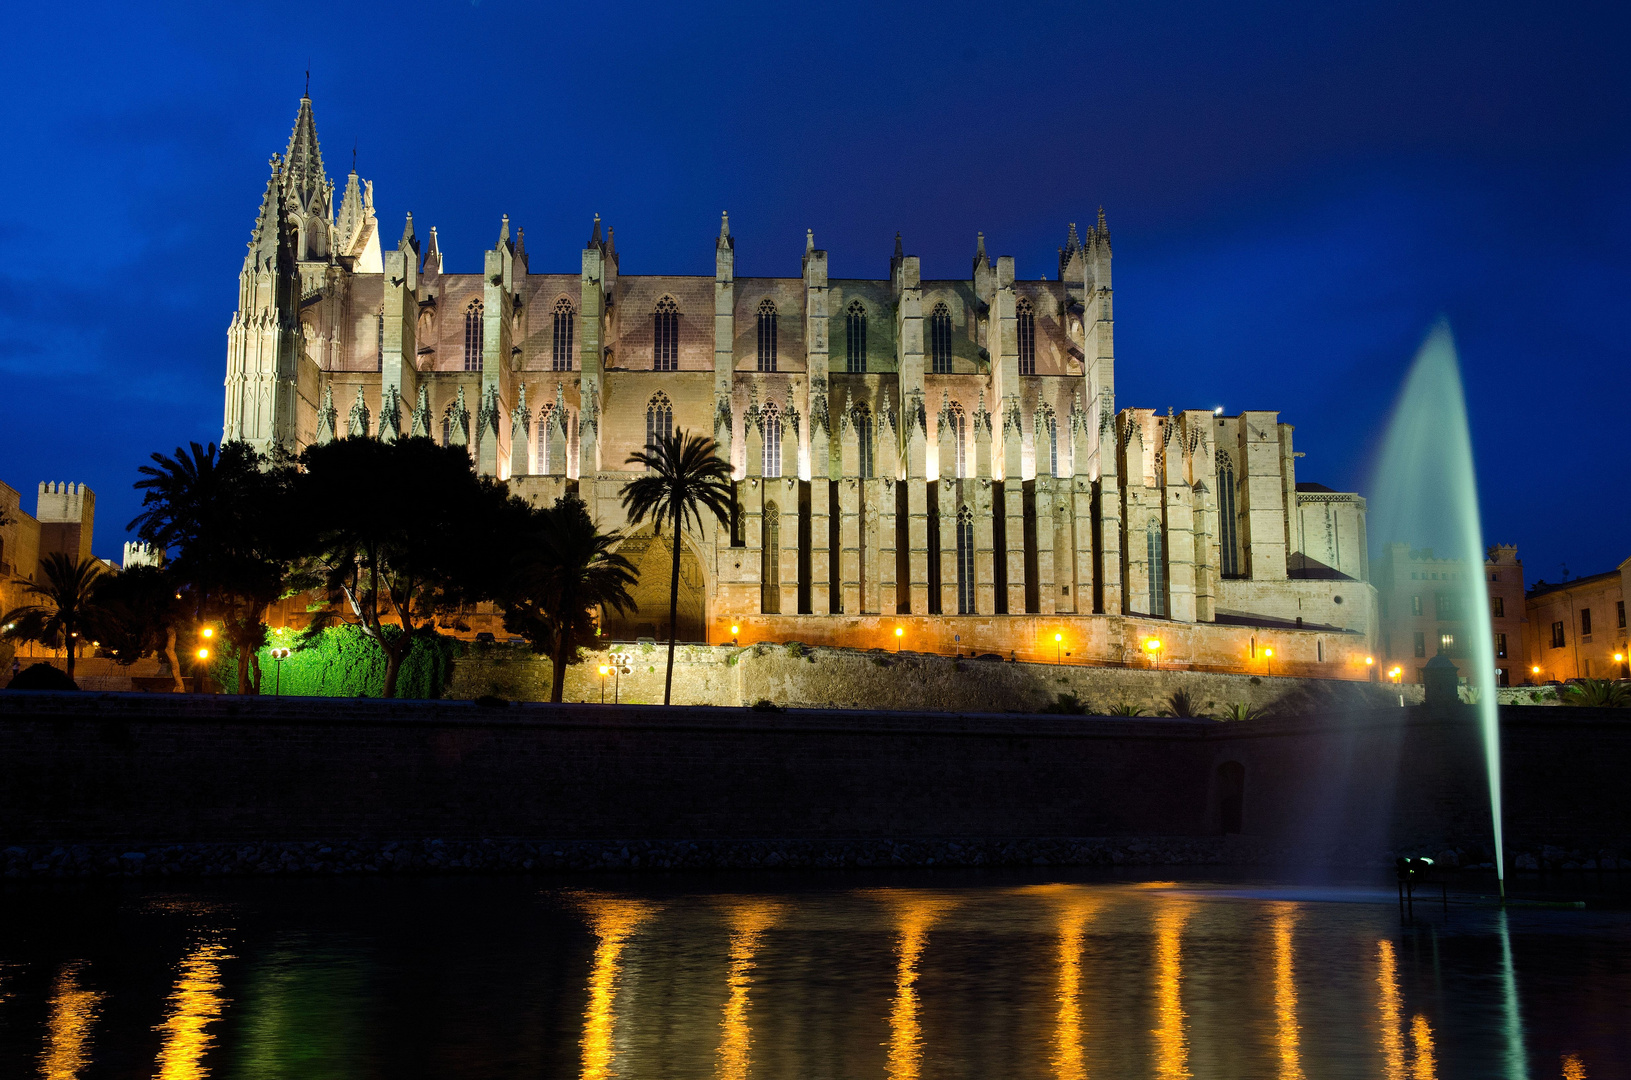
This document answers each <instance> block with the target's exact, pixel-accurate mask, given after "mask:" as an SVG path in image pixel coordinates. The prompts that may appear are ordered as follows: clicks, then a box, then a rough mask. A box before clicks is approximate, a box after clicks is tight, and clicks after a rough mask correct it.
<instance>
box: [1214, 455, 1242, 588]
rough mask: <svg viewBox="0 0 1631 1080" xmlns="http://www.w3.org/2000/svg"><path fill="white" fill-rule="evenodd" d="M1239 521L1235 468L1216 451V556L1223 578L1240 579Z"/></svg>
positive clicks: (1225, 456) (1224, 456) (1225, 457)
mask: <svg viewBox="0 0 1631 1080" xmlns="http://www.w3.org/2000/svg"><path fill="white" fill-rule="evenodd" d="M1239 531H1240V526H1239V521H1238V519H1237V518H1236V516H1235V467H1234V463H1233V462H1231V461H1230V460H1229V458H1228V456H1227V455H1226V454H1224V452H1223V451H1221V450H1219V451H1218V554H1219V556H1220V561H1221V562H1222V564H1223V576H1224V577H1227V578H1237V577H1241V576H1242V575H1241V572H1240V537H1239Z"/></svg>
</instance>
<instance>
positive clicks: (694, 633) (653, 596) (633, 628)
mask: <svg viewBox="0 0 1631 1080" xmlns="http://www.w3.org/2000/svg"><path fill="white" fill-rule="evenodd" d="M617 553H618V554H619V555H621V556H623V557H624V558H625V559H627V560H629V562H631V563H633V564H634V572H635V574H637V575H638V577H639V580H638V581H636V582H635V584H634V587H633V588H631V589H630V590H629V594H630V595H631V596H633V597H634V602H635V603H636V604H638V605H639V608H638V610H636V611H629V612H623V613H621V614H620V613H618V612H616V611H612V612H608V613H607V614H608V618H607V620H606V626H605V635H606V636H607V637H610V638H612V639H613V640H616V641H633V640H634V639H636V638H643V637H648V638H655V639H656V640H658V641H667V640H668V589H669V584H670V575H671V574H672V573H673V571H674V536H673V534H672V533H669V532H667V531H665V532H664V533H663V535H662V536H656V535H654V534H653V533H652V531H651V530H650V529H649V528H648V529H642V530H641V531H640V532H637V533H635V534H634V535H633V536H630V537H629V538H628V539H626V540H624V541H623V543H621V544H620V545H618V548H617ZM706 586H707V583H706V582H705V581H704V579H703V574H702V563H701V561H700V560H698V559H697V556H696V553H695V552H694V551H692V550H691V545H690V544H689V543H688V542H686V541H684V540H682V541H681V543H680V607H679V633H678V634H677V635H676V636H677V637H678V639H679V640H680V641H705V640H707V635H706V629H707V622H706V615H707V587H706Z"/></svg>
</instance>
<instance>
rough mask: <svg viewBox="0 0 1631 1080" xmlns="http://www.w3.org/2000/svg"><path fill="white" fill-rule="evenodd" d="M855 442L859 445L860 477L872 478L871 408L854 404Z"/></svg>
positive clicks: (864, 478)
mask: <svg viewBox="0 0 1631 1080" xmlns="http://www.w3.org/2000/svg"><path fill="white" fill-rule="evenodd" d="M855 442H856V445H857V446H859V447H860V467H861V479H863V480H870V479H872V410H871V409H869V408H867V407H866V406H865V405H857V406H855Z"/></svg>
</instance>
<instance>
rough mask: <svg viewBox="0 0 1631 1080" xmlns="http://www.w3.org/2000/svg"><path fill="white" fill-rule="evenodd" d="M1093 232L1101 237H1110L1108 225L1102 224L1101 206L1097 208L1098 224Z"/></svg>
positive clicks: (1102, 209)
mask: <svg viewBox="0 0 1631 1080" xmlns="http://www.w3.org/2000/svg"><path fill="white" fill-rule="evenodd" d="M1094 231H1095V232H1097V233H1098V234H1099V235H1101V236H1109V235H1110V226H1108V225H1106V224H1105V223H1104V207H1102V206H1101V207H1099V223H1098V225H1097V227H1096V228H1095V229H1094Z"/></svg>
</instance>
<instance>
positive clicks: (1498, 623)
mask: <svg viewBox="0 0 1631 1080" xmlns="http://www.w3.org/2000/svg"><path fill="white" fill-rule="evenodd" d="M1384 555H1385V557H1384V558H1382V559H1381V560H1380V562H1379V564H1378V565H1377V566H1376V567H1375V585H1376V594H1377V607H1378V610H1379V614H1380V626H1381V633H1380V640H1379V642H1378V643H1377V651H1378V653H1379V656H1380V664H1379V666H1380V667H1381V669H1382V670H1383V671H1384V672H1386V671H1389V670H1391V669H1392V668H1394V667H1399V668H1401V669H1403V674H1402V679H1403V681H1404V682H1421V681H1422V678H1421V669H1422V667H1424V666H1425V665H1426V663H1427V661H1428V660H1429V659H1431V658H1432V657H1434V656H1437V655H1438V654H1439V653H1441V652H1442V653H1445V654H1447V655H1449V656H1450V657H1452V658H1457V657H1464V656H1466V655H1467V647H1468V645H1469V643H1470V640H1471V639H1470V637H1469V636H1468V633H1467V620H1468V618H1469V617H1470V616H1471V615H1472V614H1474V613H1472V612H1467V611H1464V610H1462V607H1463V603H1462V599H1461V597H1462V589H1464V588H1465V585H1464V582H1465V581H1466V579H1467V578H1469V577H1470V576H1471V575H1473V574H1478V573H1481V574H1482V576H1483V578H1484V583H1485V593H1486V594H1487V596H1488V599H1489V610H1488V615H1489V618H1490V626H1491V631H1492V632H1493V634H1494V647H1495V675H1496V682H1497V683H1498V684H1499V685H1501V686H1509V685H1510V686H1516V685H1518V684H1520V683H1523V682H1524V681H1526V680H1527V678H1528V676H1529V663H1528V660H1527V657H1528V655H1529V652H1528V649H1529V645H1528V637H1529V634H1528V627H1529V623H1528V621H1527V617H1526V615H1525V610H1524V593H1523V562H1522V560H1520V559H1519V558H1518V549H1517V548H1516V547H1515V546H1513V545H1510V544H1496V545H1494V546H1493V547H1491V548H1490V549H1489V551H1488V554H1487V555H1486V556H1485V559H1484V565H1483V567H1482V570H1481V571H1480V570H1475V569H1473V568H1471V567H1469V566H1468V565H1467V564H1466V562H1465V561H1464V560H1461V559H1440V558H1438V557H1436V556H1435V555H1434V554H1433V552H1432V549H1430V548H1428V549H1418V548H1412V547H1411V546H1410V545H1409V544H1389V545H1387V547H1386V549H1385V553H1384Z"/></svg>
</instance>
